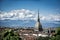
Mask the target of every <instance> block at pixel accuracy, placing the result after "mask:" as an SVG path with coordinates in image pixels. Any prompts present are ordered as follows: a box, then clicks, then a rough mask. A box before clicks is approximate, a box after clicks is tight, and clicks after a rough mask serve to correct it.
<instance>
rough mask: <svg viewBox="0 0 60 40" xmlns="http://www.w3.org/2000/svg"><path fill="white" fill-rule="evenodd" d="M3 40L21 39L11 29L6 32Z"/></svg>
mask: <svg viewBox="0 0 60 40" xmlns="http://www.w3.org/2000/svg"><path fill="white" fill-rule="evenodd" d="M2 40H21V38H19V35H18V34H17V33H15V32H14V31H13V30H11V29H10V30H7V31H6V32H4V34H3V39H2Z"/></svg>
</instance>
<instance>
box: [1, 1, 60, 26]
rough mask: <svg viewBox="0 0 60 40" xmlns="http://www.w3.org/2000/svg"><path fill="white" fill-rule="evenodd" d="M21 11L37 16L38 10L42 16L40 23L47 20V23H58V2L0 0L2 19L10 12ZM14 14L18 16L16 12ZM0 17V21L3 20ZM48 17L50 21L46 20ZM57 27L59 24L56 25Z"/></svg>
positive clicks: (59, 18) (59, 14) (59, 9)
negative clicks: (32, 12) (33, 13)
mask: <svg viewBox="0 0 60 40" xmlns="http://www.w3.org/2000/svg"><path fill="white" fill-rule="evenodd" d="M23 9H24V10H29V11H34V12H36V13H35V14H37V10H38V9H39V12H40V15H41V16H43V17H42V18H41V19H42V23H43V21H47V20H48V21H49V22H50V21H51V20H53V21H60V0H0V14H1V15H2V16H4V17H6V15H7V14H9V13H11V11H13V10H16V11H17V10H23ZM2 12H6V13H2ZM12 13H13V12H12ZM5 14H6V15H5ZM13 14H14V13H13ZM16 14H18V12H17V13H16ZM1 15H0V16H1ZM2 16H1V19H3V18H4V17H2ZM45 16H46V17H45ZM48 17H49V18H50V19H47V18H48ZM55 17H56V18H55ZM4 19H8V18H4ZM10 19H11V18H9V20H10ZM3 21H4V20H3ZM6 22H7V21H6ZM0 23H1V24H3V23H4V22H1V21H0ZM33 23H34V22H33ZM45 23H46V22H45ZM54 23H56V22H54ZM17 24H18V23H17ZM4 25H5V24H4ZM11 25H12V24H11ZM18 25H19V24H18ZM58 25H60V24H59V23H58ZM31 26H32V25H31Z"/></svg>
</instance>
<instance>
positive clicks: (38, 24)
mask: <svg viewBox="0 0 60 40" xmlns="http://www.w3.org/2000/svg"><path fill="white" fill-rule="evenodd" d="M35 31H43V29H42V25H41V23H40V18H39V10H38V16H37V22H36V24H35Z"/></svg>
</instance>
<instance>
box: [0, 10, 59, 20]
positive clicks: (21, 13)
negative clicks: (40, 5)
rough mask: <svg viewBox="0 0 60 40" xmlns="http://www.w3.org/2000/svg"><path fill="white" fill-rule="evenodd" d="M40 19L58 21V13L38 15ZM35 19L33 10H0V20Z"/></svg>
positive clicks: (35, 15)
mask: <svg viewBox="0 0 60 40" xmlns="http://www.w3.org/2000/svg"><path fill="white" fill-rule="evenodd" d="M40 16H41V17H40V18H41V20H53V21H59V20H60V15H52V14H51V15H47V16H45V15H40ZM5 19H9V20H35V21H36V20H37V14H36V13H35V11H31V10H26V9H21V10H11V11H10V12H2V11H0V20H5Z"/></svg>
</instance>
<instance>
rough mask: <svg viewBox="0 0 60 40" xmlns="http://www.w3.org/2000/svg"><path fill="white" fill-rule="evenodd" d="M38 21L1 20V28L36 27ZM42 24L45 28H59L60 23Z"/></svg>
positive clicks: (47, 22) (42, 22) (46, 22)
mask: <svg viewBox="0 0 60 40" xmlns="http://www.w3.org/2000/svg"><path fill="white" fill-rule="evenodd" d="M35 23H36V21H34V20H0V26H7V27H34V26H35ZM41 24H42V26H43V28H44V27H59V26H60V23H56V22H52V21H51V22H49V21H41Z"/></svg>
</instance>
